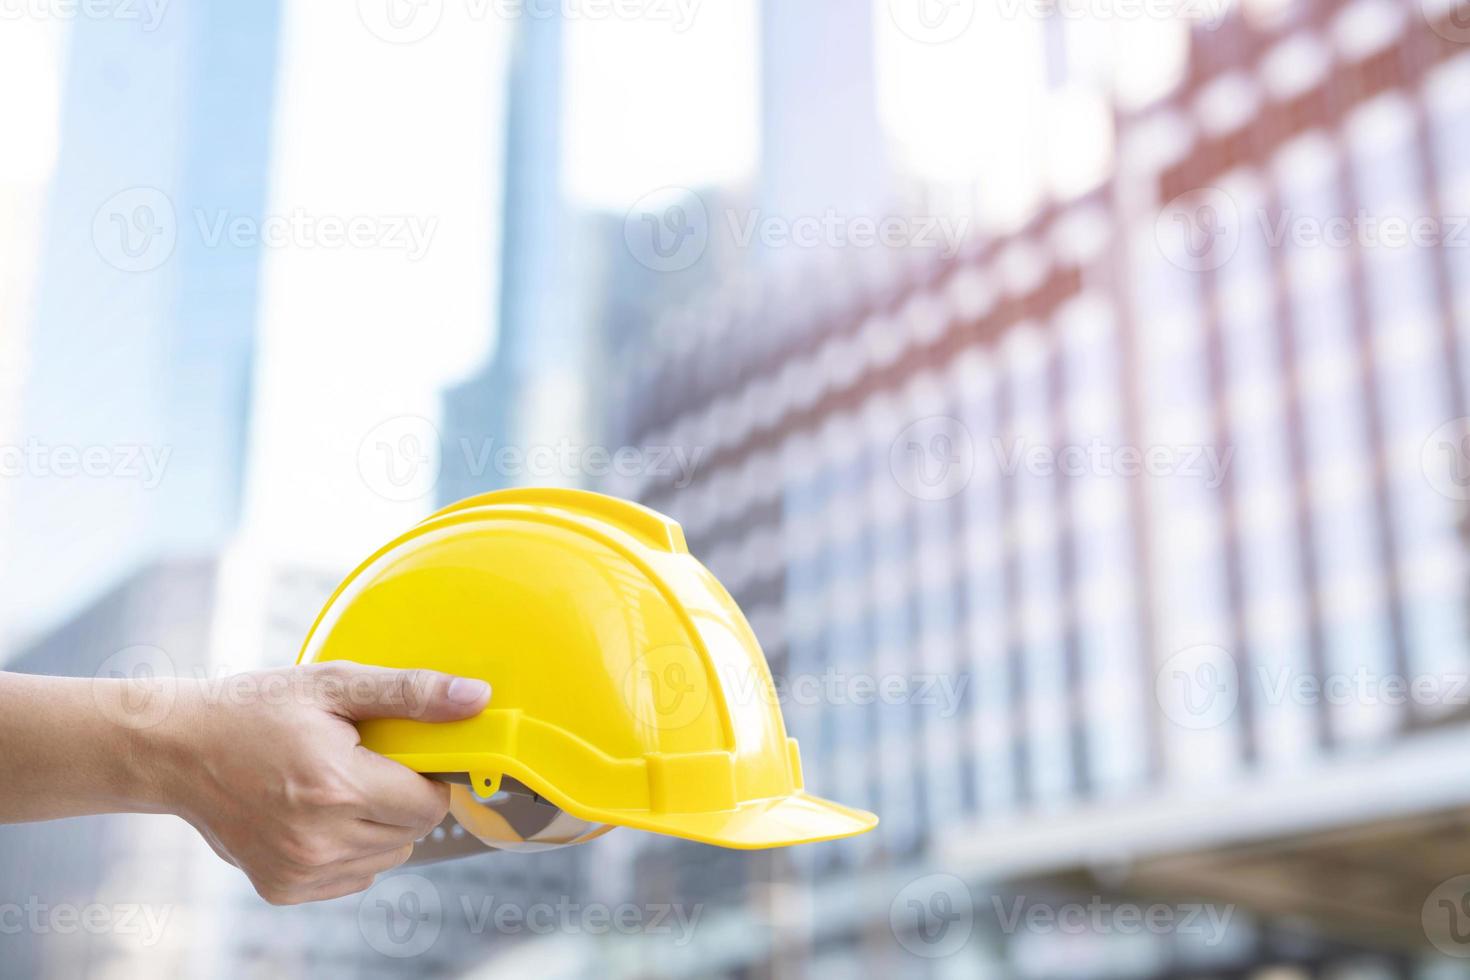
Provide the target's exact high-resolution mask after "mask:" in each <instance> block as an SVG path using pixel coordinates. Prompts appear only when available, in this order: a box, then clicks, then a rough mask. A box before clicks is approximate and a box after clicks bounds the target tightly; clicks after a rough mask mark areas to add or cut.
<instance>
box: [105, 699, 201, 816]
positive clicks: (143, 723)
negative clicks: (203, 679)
mask: <svg viewBox="0 0 1470 980" xmlns="http://www.w3.org/2000/svg"><path fill="white" fill-rule="evenodd" d="M153 696H154V697H157V698H159V699H160V703H159V704H157V705H156V706H155V707H153V708H152V709H150V710H149V711H147V712H146V713H144V714H143V715H141V716H140V717H139V718H138V719H137V721H136V723H134V724H131V725H129V724H126V723H125V724H124V725H123V727H122V731H123V737H122V738H120V739H119V742H120V744H121V746H122V755H123V761H122V766H121V769H122V771H123V772H124V774H125V777H124V778H125V781H126V786H125V789H124V792H125V793H126V794H127V796H128V803H129V809H131V810H135V811H138V812H145V813H172V814H175V815H177V816H180V817H183V818H185V819H188V809H189V806H188V800H189V793H188V790H189V787H190V785H191V779H192V777H193V775H194V773H193V770H195V769H197V762H196V761H195V760H197V756H198V749H199V744H200V742H201V736H202V735H203V732H202V731H201V730H200V725H201V723H202V722H203V717H202V713H201V712H200V710H199V706H200V703H201V701H202V699H201V697H200V690H199V683H198V682H197V681H194V680H192V679H190V678H185V677H179V678H169V679H168V682H167V683H166V684H165V685H163V686H161V687H160V688H159V689H158V691H157V692H156V694H154V695H153Z"/></svg>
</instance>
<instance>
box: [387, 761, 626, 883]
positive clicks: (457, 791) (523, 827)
mask: <svg viewBox="0 0 1470 980" xmlns="http://www.w3.org/2000/svg"><path fill="white" fill-rule="evenodd" d="M427 775H429V776H430V778H433V779H437V780H439V781H441V782H445V783H449V784H450V786H451V797H450V807H449V814H448V815H447V816H446V817H445V818H444V820H443V822H442V823H440V824H439V826H438V827H435V828H434V830H433V831H431V832H430V833H429V834H428V836H426V837H424V838H423V839H422V840H420V841H419V842H418V843H416V844H414V848H413V856H412V857H411V858H410V859H409V860H408V862H407V863H408V864H434V863H437V862H439V861H448V860H452V859H454V858H460V857H469V856H472V855H475V854H484V853H486V852H488V851H519V852H534V851H549V850H555V849H557V848H561V847H569V846H572V845H575V844H582V843H585V842H587V841H589V840H592V839H594V838H596V837H601V836H602V835H603V834H605V833H607V832H608V831H609V830H611V829H612V827H610V826H608V825H607V824H597V823H591V822H589V821H586V820H580V819H578V818H576V817H573V816H571V815H570V814H568V813H566V812H564V811H563V810H562V809H561V808H560V807H558V806H556V805H555V804H553V803H551V802H550V801H549V800H547V799H545V798H544V797H542V796H540V795H539V794H538V793H536V791H535V790H533V789H531V788H530V787H529V786H526V785H525V784H524V783H521V782H518V781H517V780H514V779H510V778H505V779H502V780H500V785H499V786H498V787H497V788H496V791H495V792H494V793H493V794H492V795H491V796H490V797H488V798H486V797H482V796H480V795H479V793H478V792H476V787H475V786H474V780H473V779H471V777H470V776H469V775H468V774H467V773H429V774H427Z"/></svg>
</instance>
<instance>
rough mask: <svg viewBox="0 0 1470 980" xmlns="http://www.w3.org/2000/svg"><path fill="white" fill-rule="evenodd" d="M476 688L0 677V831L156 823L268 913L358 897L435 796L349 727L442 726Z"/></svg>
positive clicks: (425, 819)
mask: <svg viewBox="0 0 1470 980" xmlns="http://www.w3.org/2000/svg"><path fill="white" fill-rule="evenodd" d="M489 696H490V691H489V687H488V685H486V684H485V683H484V682H483V681H473V680H466V679H461V678H452V677H449V676H447V675H444V674H439V673H435V672H432V671H394V670H384V669H381V668H375V667H363V666H360V665H357V664H349V663H324V664H315V665H312V666H307V667H296V668H288V669H283V670H274V671H261V672H259V673H254V674H244V675H239V676H238V677H236V678H230V679H228V680H224V681H217V682H205V681H198V680H192V679H186V678H178V679H174V678H168V679H154V680H152V681H149V682H147V683H140V682H137V681H129V680H123V679H101V678H99V679H95V680H94V679H78V678H66V677H38V676H32V675H26V674H13V673H3V672H0V787H4V789H3V791H0V823H14V822H18V821H26V820H50V819H54V818H57V817H68V816H79V815H82V814H90V813H123V812H134V813H172V814H177V815H178V816H180V817H182V818H183V819H185V820H187V821H188V822H189V823H190V824H192V825H193V826H194V827H195V829H196V830H198V831H199V833H200V834H201V835H202V836H203V837H204V839H205V840H206V841H208V842H209V844H210V846H211V847H213V848H214V849H215V851H216V852H217V853H218V854H219V855H220V857H221V858H223V859H224V860H226V861H228V862H230V863H231V864H234V865H237V866H238V867H239V868H240V869H241V870H242V871H244V872H245V874H246V875H248V876H249V877H250V880H251V882H252V883H253V884H254V885H255V888H256V890H257V891H258V892H259V893H260V894H261V896H262V897H263V898H265V899H266V900H267V901H270V902H272V903H273V904H294V903H297V902H304V901H316V900H319V899H325V898H335V897H338V896H340V895H346V894H351V893H352V892H356V891H361V890H363V889H365V888H367V887H368V886H370V885H371V884H372V881H373V877H374V876H375V875H376V874H378V873H380V872H382V871H386V870H389V869H390V868H393V867H396V866H397V865H399V864H402V863H403V862H404V861H405V860H407V859H408V857H409V855H410V854H411V853H412V850H413V842H414V841H415V840H417V839H418V838H420V837H422V836H423V835H424V834H426V833H427V832H428V831H429V830H431V829H432V828H433V827H434V826H436V825H437V824H438V823H439V821H440V820H442V819H443V818H444V814H445V813H446V811H447V809H448V805H449V796H448V788H447V787H446V786H444V785H442V784H440V783H436V782H434V781H432V780H429V779H426V778H425V777H423V776H421V775H419V774H417V773H415V772H413V771H411V770H409V769H407V768H405V767H404V766H401V765H399V764H398V763H396V762H391V761H389V760H387V759H384V758H383V757H382V756H379V755H376V754H375V753H373V752H370V751H368V750H367V749H365V748H363V747H362V746H361V744H360V741H359V738H358V734H357V729H356V727H355V726H354V725H353V722H354V721H360V720H364V719H368V718H383V717H404V718H417V719H420V720H423V721H434V722H442V721H456V720H460V719H464V718H470V717H473V716H474V715H476V714H478V713H479V712H480V711H481V710H483V709H484V707H485V705H486V703H487V701H488V700H489Z"/></svg>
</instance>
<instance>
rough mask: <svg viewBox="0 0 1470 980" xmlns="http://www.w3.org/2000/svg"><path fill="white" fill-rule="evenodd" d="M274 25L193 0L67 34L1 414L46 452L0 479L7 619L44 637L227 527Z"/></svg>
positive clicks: (242, 412) (258, 14) (261, 8)
mask: <svg viewBox="0 0 1470 980" xmlns="http://www.w3.org/2000/svg"><path fill="white" fill-rule="evenodd" d="M63 19H65V18H63ZM277 19H278V13H277V4H276V3H274V2H270V3H264V4H257V5H252V6H250V7H249V8H248V9H245V8H236V7H233V6H231V5H229V4H221V3H203V4H193V5H180V6H177V7H174V6H171V5H154V6H145V7H138V8H130V9H129V10H128V11H125V12H122V13H120V14H119V15H118V16H102V17H94V16H91V15H88V16H84V17H78V18H76V19H75V21H74V22H73V23H71V24H70V25H68V30H67V36H68V43H67V54H66V58H65V65H66V71H65V76H64V80H63V91H62V103H61V108H60V113H61V122H60V144H61V149H60V155H59V159H58V163H57V169H56V172H55V175H54V177H53V179H52V182H51V186H50V193H49V200H48V202H47V207H46V213H45V215H44V218H43V221H44V228H45V234H44V241H43V243H42V246H41V252H40V255H39V257H38V259H37V261H36V280H37V285H36V290H35V301H34V322H33V323H31V324H28V325H27V326H28V328H29V329H28V336H27V339H26V343H24V344H23V345H22V348H23V349H24V350H26V352H27V357H28V363H27V364H26V372H25V379H24V386H23V389H22V391H21V392H20V393H19V397H18V399H17V402H18V404H17V405H16V406H15V410H16V412H17V414H18V416H19V422H18V424H17V425H15V426H14V431H15V432H16V433H23V434H24V436H25V440H24V443H23V444H24V445H25V446H27V447H34V449H35V451H36V452H38V453H41V454H45V455H44V456H37V455H34V454H33V458H36V459H40V460H44V461H41V462H35V463H31V464H28V465H29V466H31V467H32V469H31V470H28V472H27V474H26V475H27V476H29V477H30V479H27V480H21V481H17V482H16V484H15V487H14V489H13V495H12V500H11V504H10V506H11V513H10V515H9V518H10V526H9V528H8V529H7V530H8V531H9V535H8V541H7V552H8V554H9V555H10V556H11V561H10V562H9V563H8V564H7V570H8V572H9V573H10V574H7V575H6V576H4V578H3V589H0V594H3V597H4V613H5V616H4V618H5V621H6V623H7V628H10V629H15V628H16V624H19V626H20V627H21V628H29V629H49V628H50V627H51V626H53V625H55V624H56V622H57V620H58V618H59V617H62V616H65V615H69V614H70V613H71V612H73V611H74V608H73V606H69V605H68V603H72V604H77V603H82V602H85V601H87V600H89V599H91V598H93V597H95V596H97V595H100V594H101V593H102V592H103V591H104V590H105V589H107V588H110V587H112V585H114V584H115V583H116V582H117V581H118V580H119V578H120V577H122V576H124V575H129V574H131V573H132V572H133V571H134V570H135V569H136V567H137V566H138V565H139V564H141V563H143V562H146V561H149V560H152V559H154V558H157V557H158V556H159V555H160V554H189V553H193V552H198V551H203V550H209V549H212V548H217V547H218V546H220V545H221V544H222V543H223V541H224V540H225V539H226V537H227V536H228V535H229V534H230V533H231V532H232V531H233V530H234V527H235V521H236V519H237V516H238V512H239V497H240V492H241V484H242V476H241V470H242V466H243V460H244V445H245V420H246V419H247V417H248V412H247V407H248V399H249V386H250V378H251V367H252V355H253V350H254V346H253V337H254V329H255V310H256V290H257V271H258V265H259V257H260V243H259V241H258V240H257V241H254V242H245V243H242V242H240V241H237V240H236V239H235V237H234V233H233V231H231V229H232V228H233V227H234V225H233V223H234V222H237V221H239V220H241V219H244V220H246V221H247V222H248V221H254V222H255V223H256V226H257V227H258V225H259V222H260V217H261V214H262V212H263V207H264V202H265V194H266V182H267V174H268V172H269V154H268V149H269V137H270V125H271V118H272V110H273V104H274V103H273V99H274V94H275V62H276V58H275V55H276V45H277V33H278V24H277ZM100 392H105V393H106V397H105V398H104V397H99V393H100ZM67 451H70V452H72V453H75V454H77V455H78V456H79V457H83V458H85V454H89V453H90V454H93V456H92V458H93V462H92V463H91V464H89V466H90V467H91V468H90V469H89V470H88V471H87V472H85V473H84V474H83V477H82V478H63V477H62V476H59V475H58V474H57V473H56V472H53V470H52V467H53V465H54V466H56V467H61V466H64V465H67V464H65V463H63V462H56V463H54V464H53V463H52V462H50V461H51V460H53V459H54V454H55V453H57V452H62V453H65V452H67ZM99 452H100V453H103V454H104V455H103V456H101V457H97V456H96V454H97V453H99ZM144 463H148V464H149V466H151V467H152V469H151V470H150V469H149V468H148V467H145V466H144V465H143V464H144ZM70 465H71V466H73V467H75V466H76V465H77V464H76V463H75V462H74V463H72V464H70ZM99 467H105V472H103V473H102V474H101V475H98V474H97V473H96V472H94V471H93V470H95V469H97V468H99ZM153 470H157V472H154V471H153ZM165 473H166V475H167V479H164V478H163V476H164V474H165Z"/></svg>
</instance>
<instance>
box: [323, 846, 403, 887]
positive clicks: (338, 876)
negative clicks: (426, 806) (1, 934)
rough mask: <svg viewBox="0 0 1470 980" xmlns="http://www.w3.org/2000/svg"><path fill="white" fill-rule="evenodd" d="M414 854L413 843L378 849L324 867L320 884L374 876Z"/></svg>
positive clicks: (396, 865)
mask: <svg viewBox="0 0 1470 980" xmlns="http://www.w3.org/2000/svg"><path fill="white" fill-rule="evenodd" d="M412 856H413V844H411V843H410V844H401V845H399V846H398V847H394V848H390V849H389V850H386V851H378V852H377V853H375V854H368V855H365V856H363V857H358V858H351V859H349V860H347V861H343V862H341V863H340V864H334V865H332V866H331V867H329V868H324V869H323V872H324V873H323V875H322V880H321V881H320V882H319V883H318V884H319V885H320V886H325V885H331V884H335V883H337V882H343V881H355V880H357V879H359V878H369V879H370V878H372V877H373V876H374V875H380V874H382V873H383V872H384V871H392V870H393V869H394V868H396V867H399V866H400V865H402V864H403V862H405V861H407V860H408V859H409V858H410V857H412Z"/></svg>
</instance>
